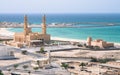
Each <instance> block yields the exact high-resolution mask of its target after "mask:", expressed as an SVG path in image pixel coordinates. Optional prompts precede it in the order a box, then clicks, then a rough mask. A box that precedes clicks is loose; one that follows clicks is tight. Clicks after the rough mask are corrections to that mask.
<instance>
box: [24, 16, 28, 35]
mask: <svg viewBox="0 0 120 75" xmlns="http://www.w3.org/2000/svg"><path fill="white" fill-rule="evenodd" d="M27 28H28V26H27V15H25V16H24V34H25V35H27Z"/></svg>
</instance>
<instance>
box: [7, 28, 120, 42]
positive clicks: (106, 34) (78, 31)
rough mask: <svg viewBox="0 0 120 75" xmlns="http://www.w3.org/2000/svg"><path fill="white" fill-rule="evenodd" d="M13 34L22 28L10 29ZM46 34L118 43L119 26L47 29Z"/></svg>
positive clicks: (37, 29)
mask: <svg viewBox="0 0 120 75" xmlns="http://www.w3.org/2000/svg"><path fill="white" fill-rule="evenodd" d="M9 30H10V31H13V32H22V31H23V29H22V28H11V29H9ZM32 31H33V32H41V28H32ZM47 32H48V33H49V34H51V35H52V37H61V38H70V39H78V40H86V39H87V37H89V36H91V37H93V39H104V40H106V41H109V42H116V43H120V26H114V27H99V28H48V29H47Z"/></svg>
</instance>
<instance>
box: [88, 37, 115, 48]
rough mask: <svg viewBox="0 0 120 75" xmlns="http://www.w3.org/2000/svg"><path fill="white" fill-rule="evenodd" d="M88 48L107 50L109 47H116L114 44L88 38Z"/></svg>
mask: <svg viewBox="0 0 120 75" xmlns="http://www.w3.org/2000/svg"><path fill="white" fill-rule="evenodd" d="M87 46H89V47H90V46H97V47H99V48H101V49H105V48H109V47H114V43H108V42H106V41H104V40H102V39H96V40H94V41H93V40H92V38H91V37H88V38H87Z"/></svg>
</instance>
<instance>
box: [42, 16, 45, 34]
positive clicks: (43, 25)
mask: <svg viewBox="0 0 120 75" xmlns="http://www.w3.org/2000/svg"><path fill="white" fill-rule="evenodd" d="M42 34H46V16H45V15H44V16H43V18H42Z"/></svg>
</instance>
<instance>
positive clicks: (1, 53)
mask: <svg viewBox="0 0 120 75" xmlns="http://www.w3.org/2000/svg"><path fill="white" fill-rule="evenodd" d="M14 58H15V57H14V52H13V50H12V49H11V48H7V47H5V46H1V47H0V60H9V59H14Z"/></svg>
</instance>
